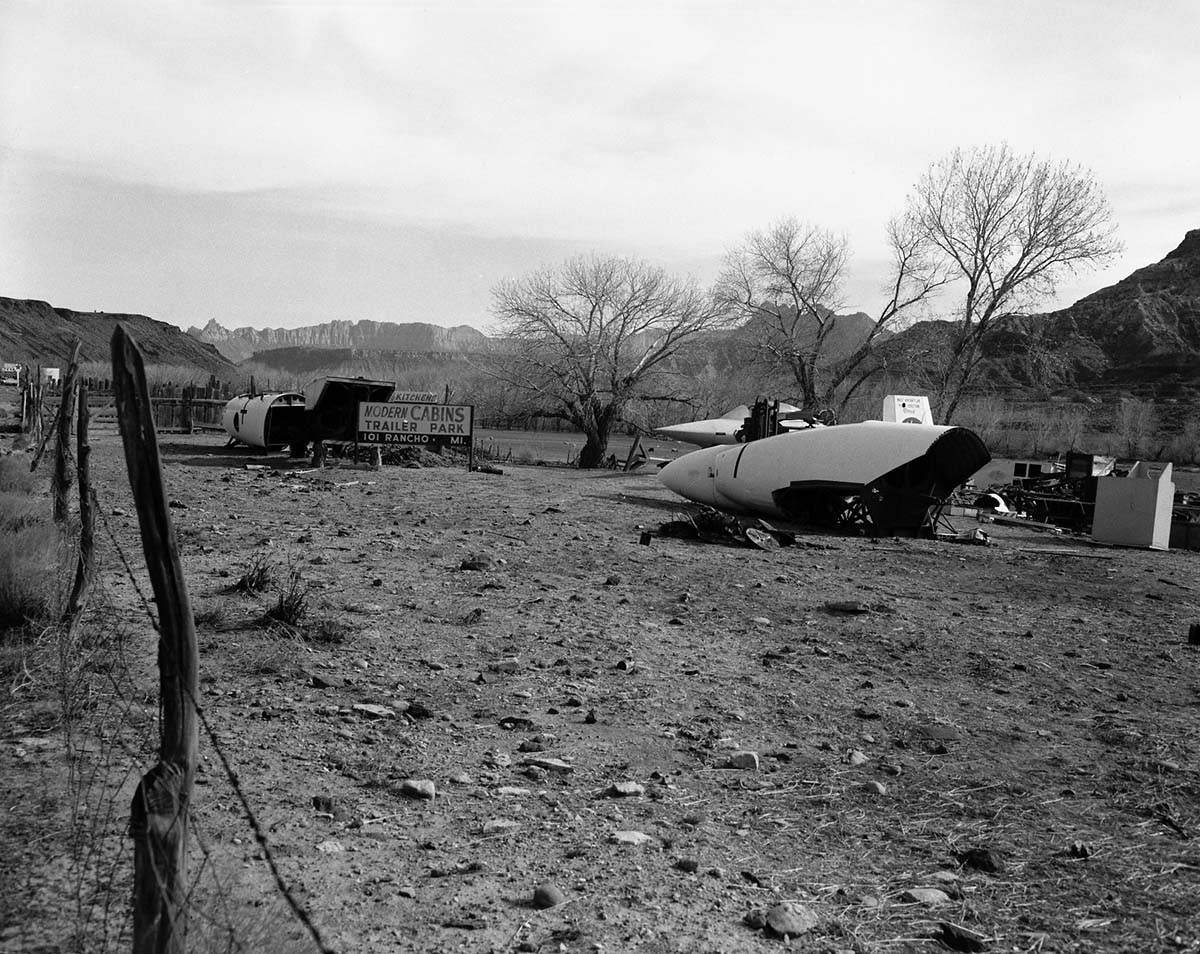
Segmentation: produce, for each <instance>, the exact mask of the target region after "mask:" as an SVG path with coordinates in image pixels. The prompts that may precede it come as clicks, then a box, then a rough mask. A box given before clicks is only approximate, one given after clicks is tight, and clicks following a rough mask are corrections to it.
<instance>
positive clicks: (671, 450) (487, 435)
mask: <svg viewBox="0 0 1200 954" xmlns="http://www.w3.org/2000/svg"><path fill="white" fill-rule="evenodd" d="M633 441H634V439H633V438H632V437H626V436H624V435H620V436H615V437H613V438H612V439H611V440H610V441H609V442H608V452H609V453H610V454H614V455H616V458H617V463H618V464H624V462H625V458H626V457H628V456H629V448H630V446H632V444H633ZM583 444H584V436H583V435H582V434H578V433H570V432H567V431H561V432H558V433H551V432H547V431H504V430H490V429H485V428H476V430H475V447H476V448H477V449H479V450H481V451H482V452H484V453H486V454H488V455H489V456H491V457H494V458H496V459H498V460H505V459H509V458H510V457H511V459H512V460H514V461H524V462H534V461H545V462H546V463H547V464H567V463H572V462H574V460H575V459H576V458H577V457H578V456H579V452H580V451H581V450H583ZM642 448H643V449H644V450H645V451H646V453H647V454H650V455H652V456H655V457H667V458H670V459H674V458H675V457H678V456H679V455H680V454H686V453H687V452H688V451H689V450H695V448H694V447H692V446H691V445H689V444H681V443H679V442H678V441H667V440H662V439H660V438H657V437H653V436H651V437H650V438H642Z"/></svg>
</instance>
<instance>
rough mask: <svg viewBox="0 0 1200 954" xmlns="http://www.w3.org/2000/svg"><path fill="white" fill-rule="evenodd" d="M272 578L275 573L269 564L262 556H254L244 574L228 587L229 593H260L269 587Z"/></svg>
mask: <svg viewBox="0 0 1200 954" xmlns="http://www.w3.org/2000/svg"><path fill="white" fill-rule="evenodd" d="M274 578H275V571H274V569H273V568H272V567H271V562H270V561H269V560H268V559H267V558H266V557H264V556H256V557H255V558H254V559H253V560H251V561H250V565H249V566H248V567H247V568H246V572H245V573H243V574H242V575H241V577H239V578H238V581H237V582H236V583H234V584H232V585H231V586H230V587H229V592H230V593H261V592H262V591H263V590H265V589H266V588H267V587H269V586H270V585H271V583H272V582H273V581H274Z"/></svg>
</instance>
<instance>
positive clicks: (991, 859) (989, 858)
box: [954, 848, 1005, 874]
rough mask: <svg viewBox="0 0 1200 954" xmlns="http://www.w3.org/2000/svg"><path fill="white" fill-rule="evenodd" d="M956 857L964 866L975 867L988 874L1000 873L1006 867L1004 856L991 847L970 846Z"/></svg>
mask: <svg viewBox="0 0 1200 954" xmlns="http://www.w3.org/2000/svg"><path fill="white" fill-rule="evenodd" d="M954 857H955V859H956V860H957V861H958V863H959V864H960V865H962V866H963V867H964V868H974V869H975V870H976V871H986V872H987V873H988V874H1000V873H1001V872H1002V871H1004V868H1005V863H1004V857H1003V856H1002V855H1001V854H1000V853H999V852H997V851H993V850H992V849H991V848H968V849H967V850H966V851H960V852H958V853H957V854H955V856H954Z"/></svg>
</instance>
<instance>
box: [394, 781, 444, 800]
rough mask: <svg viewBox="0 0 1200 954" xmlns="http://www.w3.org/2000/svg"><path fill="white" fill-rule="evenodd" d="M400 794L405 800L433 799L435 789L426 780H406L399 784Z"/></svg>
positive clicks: (431, 783)
mask: <svg viewBox="0 0 1200 954" xmlns="http://www.w3.org/2000/svg"><path fill="white" fill-rule="evenodd" d="M400 794H401V795H403V796H405V797H406V798H425V799H428V798H433V797H434V795H436V794H437V788H436V786H434V784H433V782H431V781H430V780H429V779H427V778H406V779H405V780H404V781H403V782H401V783H400Z"/></svg>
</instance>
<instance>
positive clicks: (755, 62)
mask: <svg viewBox="0 0 1200 954" xmlns="http://www.w3.org/2000/svg"><path fill="white" fill-rule="evenodd" d="M1197 49H1200V3H1196V2H1194V0H1156V2H1136V3H1135V2H1132V0H1125V2H1116V0H1113V2H1096V0H1079V2H1072V0H1032V2H1027V0H1006V2H1003V3H997V2H986V3H985V2H973V0H878V2H862V0H860V2H856V0H829V2H824V0H822V2H816V0H779V2H766V0H739V2H715V0H696V2H682V0H674V2H664V0H639V2H629V0H603V2H602V0H588V2H571V0H544V2H529V0H519V2H509V0H486V2H484V0H478V2H473V3H472V2H456V0H444V2H426V3H417V2H409V0H390V2H387V0H361V2H341V3H333V2H329V0H278V2H257V0H230V2H194V0H188V2H174V0H147V2H132V0H104V2H79V0H66V2H58V0H0V295H2V296H5V297H11V298H36V299H42V300H45V301H49V302H50V303H51V304H53V305H55V306H58V307H67V308H74V309H77V310H81V311H88V310H99V311H110V312H132V313H139V314H146V315H149V316H151V317H153V318H158V319H160V320H163V321H167V322H170V323H172V324H176V325H179V326H180V327H183V328H186V327H189V326H202V325H204V324H206V323H207V322H208V321H210V320H215V321H216V322H217V323H219V324H221V325H224V326H226V327H228V328H235V327H242V326H251V327H256V328H264V327H273V328H292V327H299V326H303V325H310V324H317V323H320V322H324V321H329V320H332V319H348V320H359V319H372V320H376V321H396V322H405V321H425V322H430V323H432V324H438V325H446V326H453V325H459V324H468V325H473V326H475V327H479V328H483V329H487V328H488V327H489V326H490V325H491V324H492V323H493V318H492V315H491V311H490V309H491V300H492V299H491V290H492V289H493V288H494V287H495V286H496V284H497V283H498V282H499V281H501V280H503V279H505V278H510V277H517V276H519V275H521V274H524V273H526V272H529V271H532V270H534V269H536V268H540V267H542V266H547V265H551V266H552V265H555V264H559V263H561V262H563V261H564V260H566V259H568V258H571V257H573V256H576V255H580V254H590V253H599V254H604V255H608V254H613V255H622V256H629V257H634V258H639V259H643V260H646V261H648V262H651V263H654V264H657V265H661V266H663V267H665V268H667V269H668V270H670V271H672V272H675V273H678V274H681V275H691V276H693V277H694V278H695V279H696V280H697V281H699V282H701V283H708V282H710V281H712V280H713V279H714V278H715V277H716V274H717V272H718V270H719V267H720V263H721V259H722V257H723V256H724V255H725V253H726V252H727V251H728V250H729V249H730V248H731V247H733V246H735V245H737V244H738V243H739V242H740V241H741V240H742V239H743V238H744V237H745V235H746V234H747V233H748V232H750V231H752V230H755V229H761V228H765V227H767V226H769V225H771V224H772V223H774V222H776V221H778V220H779V219H781V218H783V217H785V216H794V217H796V218H798V219H801V220H803V221H806V222H811V223H813V224H816V225H818V226H820V227H822V228H826V229H829V230H831V231H833V232H835V233H838V234H844V235H845V236H846V238H847V240H848V242H849V246H850V250H851V260H850V265H849V268H848V272H847V275H846V281H845V284H844V288H843V294H842V305H843V308H844V310H847V311H855V310H863V311H867V312H869V313H874V312H878V310H879V308H880V307H881V305H882V303H883V296H882V294H881V286H882V284H883V282H884V281H885V280H886V246H885V243H884V237H885V228H886V225H887V222H888V220H889V219H890V218H891V217H892V216H893V215H895V214H896V213H898V212H900V211H901V210H902V209H903V207H904V204H905V201H906V197H907V196H908V195H909V194H910V192H911V190H912V188H913V186H914V184H915V183H916V182H917V181H918V179H919V178H920V177H921V175H922V173H923V172H924V171H925V170H926V169H927V168H928V167H929V166H930V164H931V163H934V162H936V161H937V160H939V159H940V158H942V157H944V156H945V155H946V154H948V153H949V152H950V151H951V150H953V149H955V148H956V147H964V148H972V147H976V146H986V145H992V144H998V143H1001V142H1007V143H1008V144H1009V145H1010V146H1011V147H1012V149H1013V150H1015V151H1017V152H1019V153H1035V154H1037V155H1038V156H1039V157H1042V158H1047V159H1051V160H1054V161H1060V160H1061V161H1069V162H1072V163H1078V164H1079V165H1080V166H1082V167H1084V168H1085V169H1088V170H1090V171H1091V173H1092V174H1094V176H1095V177H1096V179H1097V180H1098V181H1099V183H1100V184H1101V186H1102V188H1103V189H1104V191H1105V193H1106V195H1107V196H1108V199H1109V202H1110V204H1111V206H1112V209H1113V214H1114V220H1115V222H1116V224H1117V226H1118V229H1119V231H1118V237H1119V239H1120V240H1121V241H1122V242H1123V243H1124V250H1123V252H1122V253H1121V254H1120V255H1119V256H1118V257H1117V258H1115V259H1114V260H1112V262H1111V263H1109V264H1108V265H1107V266H1105V267H1104V268H1102V269H1096V270H1088V271H1084V272H1082V273H1080V274H1078V275H1074V276H1067V277H1066V278H1065V279H1064V280H1063V281H1062V282H1061V283H1060V286H1059V289H1058V293H1057V296H1056V298H1054V299H1052V300H1051V301H1049V302H1047V310H1049V308H1050V307H1052V306H1061V305H1066V304H1069V303H1070V302H1072V301H1074V300H1076V299H1077V298H1079V297H1082V296H1083V295H1085V294H1088V293H1090V292H1092V291H1095V290H1096V289H1098V288H1101V287H1104V286H1105V285H1109V284H1112V283H1113V282H1115V281H1117V280H1119V279H1121V278H1123V277H1124V276H1126V275H1128V274H1129V273H1130V272H1131V271H1133V270H1134V269H1136V268H1139V267H1141V266H1143V265H1147V264H1150V263H1152V262H1156V261H1158V260H1159V259H1161V258H1162V257H1163V256H1164V255H1165V254H1166V253H1167V252H1169V251H1170V250H1171V249H1173V248H1174V247H1175V246H1176V245H1178V244H1179V242H1180V241H1181V240H1182V239H1183V236H1184V233H1185V232H1186V231H1187V230H1189V229H1192V228H1200V161H1198V159H1197V157H1198V156H1200V122H1197V117H1200V55H1197V53H1196V51H1197ZM947 304H948V303H947ZM939 307H941V306H939Z"/></svg>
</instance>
